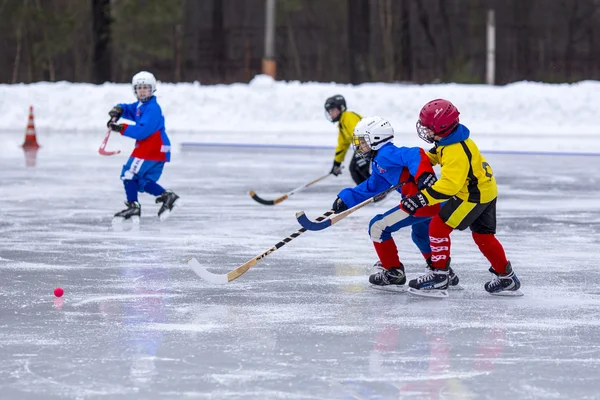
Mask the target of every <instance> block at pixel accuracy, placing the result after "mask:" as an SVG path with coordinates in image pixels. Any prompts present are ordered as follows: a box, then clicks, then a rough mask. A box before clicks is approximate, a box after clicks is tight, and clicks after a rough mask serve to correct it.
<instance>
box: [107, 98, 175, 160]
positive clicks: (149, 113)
mask: <svg viewBox="0 0 600 400" xmlns="http://www.w3.org/2000/svg"><path fill="white" fill-rule="evenodd" d="M119 106H120V107H122V108H123V115H122V117H123V118H126V119H129V120H131V121H135V125H127V124H123V125H124V127H125V129H124V130H123V132H121V135H123V136H127V137H130V138H133V139H135V140H136V142H135V149H134V150H133V153H131V157H135V158H140V159H142V160H148V161H162V162H168V161H170V160H171V141H170V140H169V137H168V136H167V132H166V131H165V118H164V117H163V114H162V110H161V108H160V106H159V105H158V103H157V101H156V97H154V96H152V97H151V98H150V99H148V101H145V102H143V103H142V102H141V101H138V102H135V103H131V104H119Z"/></svg>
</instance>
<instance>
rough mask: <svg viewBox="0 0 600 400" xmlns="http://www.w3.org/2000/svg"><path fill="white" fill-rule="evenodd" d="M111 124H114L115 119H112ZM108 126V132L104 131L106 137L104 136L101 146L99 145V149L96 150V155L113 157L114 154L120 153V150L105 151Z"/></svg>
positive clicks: (108, 135) (108, 133) (108, 134)
mask: <svg viewBox="0 0 600 400" xmlns="http://www.w3.org/2000/svg"><path fill="white" fill-rule="evenodd" d="M112 122H115V119H114V118H113V119H112ZM110 131H111V129H110V126H109V127H108V131H106V136H104V140H103V141H102V144H101V145H100V148H99V149H98V153H100V155H101V156H114V155H115V154H119V153H120V152H121V150H115V151H107V150H106V144H107V143H108V138H109V137H110Z"/></svg>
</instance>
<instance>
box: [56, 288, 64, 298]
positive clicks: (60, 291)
mask: <svg viewBox="0 0 600 400" xmlns="http://www.w3.org/2000/svg"><path fill="white" fill-rule="evenodd" d="M64 293H65V291H64V290H62V288H59V287H57V288H56V289H54V295H55V296H56V297H62V295H63V294H64Z"/></svg>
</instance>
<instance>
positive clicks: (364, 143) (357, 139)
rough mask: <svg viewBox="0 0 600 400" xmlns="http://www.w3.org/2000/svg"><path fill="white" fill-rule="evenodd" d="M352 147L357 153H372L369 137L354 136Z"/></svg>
mask: <svg viewBox="0 0 600 400" xmlns="http://www.w3.org/2000/svg"><path fill="white" fill-rule="evenodd" d="M352 147H353V148H354V152H355V153H358V154H360V155H367V154H368V153H369V152H371V140H370V138H369V136H368V135H354V136H352Z"/></svg>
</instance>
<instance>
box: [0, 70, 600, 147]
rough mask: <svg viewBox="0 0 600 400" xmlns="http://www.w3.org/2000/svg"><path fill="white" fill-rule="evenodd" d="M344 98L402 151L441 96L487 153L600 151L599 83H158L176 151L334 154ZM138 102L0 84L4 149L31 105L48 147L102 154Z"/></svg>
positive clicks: (120, 88) (107, 89) (93, 88)
mask: <svg viewBox="0 0 600 400" xmlns="http://www.w3.org/2000/svg"><path fill="white" fill-rule="evenodd" d="M338 93H339V94H342V95H344V96H345V97H346V100H347V102H348V107H349V109H350V110H353V111H356V112H358V113H360V114H362V115H364V116H367V115H381V116H383V117H385V118H387V119H389V120H390V121H391V122H392V125H393V126H394V128H395V130H396V132H397V134H398V135H397V138H396V143H397V144H398V143H399V142H400V143H401V144H404V145H409V146H413V145H418V146H426V144H425V143H424V142H422V141H420V140H419V139H418V138H417V137H416V133H415V129H414V125H415V121H416V119H417V116H418V112H419V110H420V108H421V106H422V105H423V104H425V103H426V102H427V101H429V100H431V99H434V98H438V97H443V98H447V99H449V100H451V101H452V102H454V104H456V106H457V107H458V108H459V110H460V111H461V122H463V123H464V124H465V125H467V126H468V127H469V128H470V129H471V131H472V134H473V137H474V138H475V139H477V141H478V143H479V144H480V147H481V148H483V149H488V150H527V151H576V152H600V139H599V136H600V129H599V128H598V127H597V117H596V111H594V109H593V104H596V102H594V101H593V100H594V99H595V98H597V97H598V93H600V82H596V81H585V82H580V83H575V84H558V85H551V84H542V83H533V82H518V83H514V84H510V85H507V86H501V87H489V86H486V85H459V84H443V85H405V84H387V83H370V84H362V85H358V86H352V85H342V84H335V83H300V82H279V81H274V80H272V79H271V78H270V77H267V76H264V75H259V76H256V77H255V78H254V79H253V80H252V81H251V82H250V83H249V84H232V85H214V86H203V85H201V84H200V83H198V82H195V83H178V84H169V83H159V85H158V90H157V93H156V94H157V97H158V101H159V103H160V104H161V106H162V108H163V112H164V114H165V117H166V121H167V131H168V133H169V135H170V136H171V138H172V139H173V142H174V144H175V145H177V144H180V143H181V142H186V141H188V142H189V141H193V142H228V143H276V144H305V145H320V146H334V145H335V141H336V128H335V127H334V126H333V125H332V124H331V123H330V122H328V121H327V120H326V119H325V117H324V110H323V103H324V101H325V99H326V98H327V97H329V96H331V95H333V94H338ZM134 100H135V99H134V96H133V93H132V89H131V86H130V85H128V84H112V83H107V84H103V85H92V84H84V83H68V82H58V83H46V82H42V83H34V84H29V85H25V84H18V85H0V115H2V119H3V124H2V128H1V130H0V143H2V144H3V145H4V146H7V145H9V146H12V145H13V144H14V143H17V142H19V141H22V134H23V131H24V129H25V126H26V124H27V113H28V108H29V106H30V105H33V106H34V107H35V122H36V128H37V130H38V134H39V135H40V136H41V138H40V141H41V142H44V141H46V142H47V140H44V139H43V138H44V135H48V137H54V136H55V135H60V136H59V137H69V138H70V141H73V140H74V141H79V140H80V141H83V142H85V143H87V142H89V143H90V144H93V145H94V146H97V144H98V143H97V142H99V141H101V138H102V135H103V134H104V132H105V124H106V121H107V120H108V115H107V112H108V110H109V109H110V108H111V107H112V106H113V105H114V104H116V103H119V102H133V101H134ZM9 131H10V134H9V133H8V132H9ZM92 133H93V135H92ZM67 135H71V136H67ZM52 143H55V140H52ZM42 144H43V143H42Z"/></svg>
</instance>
